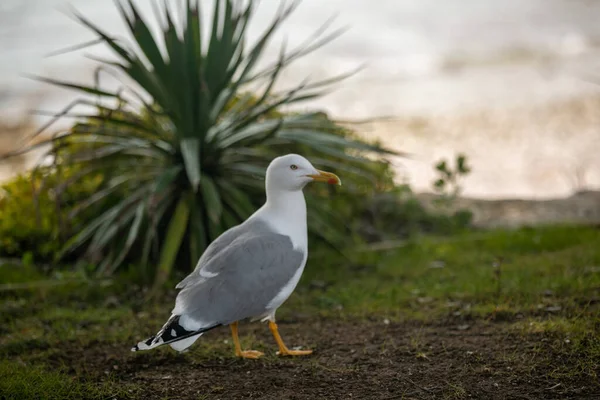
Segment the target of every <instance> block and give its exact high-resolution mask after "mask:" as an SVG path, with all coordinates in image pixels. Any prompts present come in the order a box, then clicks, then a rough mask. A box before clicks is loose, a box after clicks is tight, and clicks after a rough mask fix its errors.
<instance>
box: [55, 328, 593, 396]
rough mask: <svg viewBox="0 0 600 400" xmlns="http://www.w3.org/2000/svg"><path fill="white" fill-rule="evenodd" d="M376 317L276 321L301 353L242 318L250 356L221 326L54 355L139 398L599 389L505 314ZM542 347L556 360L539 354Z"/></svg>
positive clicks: (510, 393) (494, 393)
mask: <svg viewBox="0 0 600 400" xmlns="http://www.w3.org/2000/svg"><path fill="white" fill-rule="evenodd" d="M386 322H387V321H382V320H377V321H370V322H369V321H365V320H360V321H359V320H356V321H353V320H350V321H340V320H331V319H321V320H311V321H308V320H307V321H294V322H285V321H280V322H279V327H280V331H281V334H282V336H283V338H284V340H285V341H286V342H287V344H288V346H289V347H292V346H296V345H299V344H309V345H311V346H313V348H314V350H315V353H314V354H313V355H312V356H308V357H302V358H293V359H289V358H286V359H281V358H277V357H276V356H274V353H275V350H276V346H275V345H274V341H273V340H272V338H271V336H270V334H269V332H268V328H267V326H266V325H265V324H260V323H253V324H242V325H241V326H240V333H241V335H242V339H243V341H248V338H251V339H250V340H251V341H253V342H254V343H255V344H256V346H254V347H255V349H256V348H258V349H260V350H264V351H266V352H267V356H266V357H264V358H262V359H259V360H240V359H237V358H235V357H234V356H233V350H232V349H229V347H231V340H230V336H229V330H228V329H227V328H225V327H222V328H219V329H216V330H214V331H212V332H209V333H207V334H206V335H205V336H203V337H202V338H200V340H198V342H196V344H195V345H194V346H193V348H194V349H195V350H192V351H191V352H190V353H188V354H187V355H183V354H177V353H176V352H175V351H172V350H171V349H164V350H154V351H150V352H139V353H131V352H129V348H130V346H131V344H132V343H123V344H122V345H121V344H108V343H98V344H97V345H94V346H90V347H88V348H86V349H82V348H77V347H76V346H69V345H67V346H65V348H63V349H61V352H60V353H56V354H55V360H54V361H56V362H57V364H61V365H68V366H71V368H72V370H73V371H72V372H75V371H80V372H81V371H82V370H84V371H85V375H86V376H92V377H94V379H97V380H99V381H101V380H104V379H108V378H107V376H110V379H111V380H113V381H115V380H116V381H117V382H122V383H123V384H136V385H138V386H140V387H141V388H142V389H141V393H137V395H138V396H139V397H140V398H143V399H164V398H168V399H298V400H300V399H580V398H581V399H583V398H600V397H598V396H600V384H599V383H598V382H597V381H595V380H594V379H592V378H586V377H582V376H581V375H578V376H574V377H569V378H556V374H555V369H556V367H557V365H560V367H561V368H566V369H568V367H569V366H568V362H569V361H568V360H565V359H563V358H564V357H563V358H561V356H560V355H555V356H553V355H552V354H551V353H549V352H551V351H552V350H551V348H550V347H546V348H544V346H543V341H541V340H539V339H541V337H538V338H536V337H532V336H529V337H523V336H520V335H516V334H510V333H507V329H506V327H507V326H508V325H507V323H505V322H495V323H494V322H491V323H488V322H485V321H479V322H476V321H445V322H439V323H436V324H422V323H415V322H410V323H406V324H394V323H391V324H390V323H386ZM141 336H143V334H142V335H141ZM225 340H228V341H229V342H228V344H226V343H225ZM540 343H541V345H540ZM202 346H211V347H214V351H212V350H211V351H203V350H202ZM547 357H551V358H550V359H552V357H555V359H553V360H554V361H556V362H554V361H553V362H552V365H549V364H546V363H544V361H543V360H544V359H546V358H547Z"/></svg>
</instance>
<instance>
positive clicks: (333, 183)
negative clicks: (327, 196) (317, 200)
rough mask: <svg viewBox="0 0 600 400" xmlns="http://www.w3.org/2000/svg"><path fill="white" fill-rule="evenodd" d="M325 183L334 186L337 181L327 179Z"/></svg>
mask: <svg viewBox="0 0 600 400" xmlns="http://www.w3.org/2000/svg"><path fill="white" fill-rule="evenodd" d="M327 183H329V184H330V185H335V184H336V183H337V180H335V179H334V178H329V180H328V181H327Z"/></svg>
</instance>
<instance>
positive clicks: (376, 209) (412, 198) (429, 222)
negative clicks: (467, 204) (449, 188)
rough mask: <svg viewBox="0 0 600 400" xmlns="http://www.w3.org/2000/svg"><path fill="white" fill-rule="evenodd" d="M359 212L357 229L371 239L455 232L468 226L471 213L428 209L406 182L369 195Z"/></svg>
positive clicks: (378, 239) (469, 225) (372, 240)
mask: <svg viewBox="0 0 600 400" xmlns="http://www.w3.org/2000/svg"><path fill="white" fill-rule="evenodd" d="M360 215H361V218H360V219H359V220H358V221H357V222H356V223H357V225H358V226H357V229H358V231H359V232H361V235H362V236H363V237H364V238H365V239H367V240H368V241H370V242H375V241H380V240H387V239H407V238H411V237H414V236H416V235H420V234H432V235H450V234H455V233H458V232H461V231H464V230H466V229H468V228H470V227H471V222H472V216H473V215H472V213H471V212H470V211H468V210H458V211H456V212H453V213H449V212H447V210H441V209H440V210H438V211H435V210H430V209H427V208H426V207H425V206H424V205H423V203H422V202H421V201H420V200H419V199H418V198H417V196H416V195H415V194H414V193H413V192H412V191H411V189H410V187H408V186H406V185H402V186H398V187H396V188H394V189H393V190H389V191H386V192H381V193H373V194H371V196H370V198H369V199H368V200H366V201H365V206H364V207H363V209H362V213H361V214H360Z"/></svg>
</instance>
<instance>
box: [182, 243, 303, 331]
mask: <svg viewBox="0 0 600 400" xmlns="http://www.w3.org/2000/svg"><path fill="white" fill-rule="evenodd" d="M303 259H304V254H303V253H302V252H301V251H298V250H295V249H294V248H293V246H292V242H291V240H290V238H289V237H287V236H284V235H279V234H276V233H265V232H259V233H248V234H244V235H241V236H239V237H238V238H236V239H235V240H234V241H233V242H232V243H231V244H230V245H229V246H228V247H227V248H226V249H223V250H222V251H221V252H220V253H219V254H218V256H215V257H213V258H212V259H210V260H209V261H208V262H207V264H206V265H204V266H203V267H202V268H203V269H206V270H207V271H218V272H216V273H217V275H215V276H213V277H210V278H206V279H200V280H196V281H195V282H194V283H191V284H188V285H187V286H185V287H184V288H183V289H182V290H181V292H179V295H178V296H177V301H176V304H175V309H174V310H173V314H176V315H186V317H188V318H190V319H192V320H194V321H197V322H199V323H200V322H202V324H229V323H232V322H235V321H238V320H242V319H246V318H250V317H258V316H262V315H264V314H265V312H267V305H268V304H269V303H270V302H271V301H272V300H273V299H274V298H275V297H276V296H277V294H278V293H279V292H280V291H281V289H282V288H283V287H284V286H285V285H286V283H288V282H289V281H290V279H292V277H293V276H294V274H295V273H296V272H297V271H298V268H300V267H301V264H302V261H303Z"/></svg>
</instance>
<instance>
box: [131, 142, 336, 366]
mask: <svg viewBox="0 0 600 400" xmlns="http://www.w3.org/2000/svg"><path fill="white" fill-rule="evenodd" d="M313 181H318V182H326V183H329V184H334V185H341V181H340V179H339V178H338V177H337V176H336V175H335V174H332V173H330V172H325V171H319V170H317V169H316V168H315V167H313V166H312V164H311V163H310V162H309V161H308V160H307V159H306V158H304V157H302V156H299V155H297V154H288V155H286V156H282V157H278V158H275V159H274V160H273V161H271V163H270V164H269V167H268V168H267V175H266V193H267V201H266V203H265V204H264V205H263V206H262V207H261V208H260V209H259V210H257V211H256V212H255V213H254V214H253V215H252V216H250V217H249V218H248V219H247V220H246V221H244V222H243V223H242V224H240V225H238V226H235V227H233V228H231V229H229V230H227V231H226V232H224V233H223V234H222V235H221V236H219V237H218V238H217V239H215V241H214V242H212V243H211V244H210V245H209V246H208V248H207V249H206V251H205V252H204V253H203V254H202V257H200V260H199V261H198V265H197V266H196V269H195V270H194V272H192V273H191V274H190V275H188V276H187V277H186V278H185V279H184V280H182V281H181V282H179V284H178V285H177V286H176V288H177V289H181V291H180V292H179V294H178V295H177V299H176V301H175V308H174V309H173V311H172V314H171V317H170V318H169V320H168V321H167V322H166V323H165V324H164V326H163V327H162V328H161V329H160V331H158V333H157V334H156V335H154V336H152V337H150V338H149V339H147V340H144V341H142V342H139V343H138V344H137V345H135V346H133V348H132V349H131V351H138V350H149V349H153V348H155V347H158V346H160V345H163V344H168V345H170V346H171V347H172V348H173V349H175V350H177V351H183V350H185V349H187V348H188V347H190V346H191V345H192V344H193V343H194V342H195V341H196V340H197V339H198V338H199V337H200V336H201V335H202V334H203V333H204V332H206V331H208V330H210V329H213V328H216V327H217V326H220V325H229V326H230V327H231V334H232V336H233V344H234V346H235V354H236V356H238V357H243V358H258V357H260V356H262V355H263V353H262V352H260V351H255V350H242V349H241V346H240V341H239V339H238V321H240V320H244V319H248V318H249V319H252V320H257V319H261V320H262V321H269V329H270V330H271V333H272V334H273V337H274V338H275V341H276V342H277V345H278V347H279V351H278V352H277V354H278V355H282V356H300V355H308V354H311V353H312V350H290V349H288V348H287V346H286V345H285V344H284V342H283V340H282V339H281V336H280V335H279V331H278V330H277V324H276V323H275V312H276V311H277V309H278V308H279V306H281V305H282V304H283V303H284V302H285V301H286V300H287V298H288V297H289V296H290V294H292V292H293V291H294V289H295V288H296V285H297V284H298V281H299V280H300V276H302V271H303V270H304V266H305V264H306V259H307V256H308V246H307V232H306V202H305V200H304V194H303V193H302V189H303V188H304V186H306V184H308V183H309V182H313Z"/></svg>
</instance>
